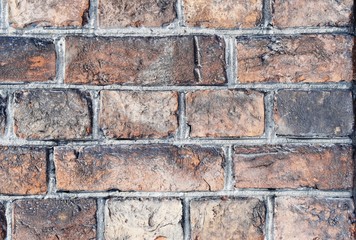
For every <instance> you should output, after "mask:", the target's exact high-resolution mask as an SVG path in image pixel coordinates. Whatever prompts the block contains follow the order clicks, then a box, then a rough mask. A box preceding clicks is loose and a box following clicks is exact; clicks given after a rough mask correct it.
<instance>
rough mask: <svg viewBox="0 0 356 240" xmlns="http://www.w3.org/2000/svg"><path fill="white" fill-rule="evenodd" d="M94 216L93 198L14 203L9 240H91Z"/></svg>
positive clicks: (94, 225)
mask: <svg viewBox="0 0 356 240" xmlns="http://www.w3.org/2000/svg"><path fill="white" fill-rule="evenodd" d="M95 216H96V202H95V200H93V199H70V200H69V199H60V200H59V199H31V200H18V201H15V203H14V209H13V218H14V224H13V233H12V239H14V240H20V239H21V240H22V239H49V240H55V239H73V240H74V239H95V237H96V219H95V218H96V217H95Z"/></svg>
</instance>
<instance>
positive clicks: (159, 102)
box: [99, 91, 178, 138]
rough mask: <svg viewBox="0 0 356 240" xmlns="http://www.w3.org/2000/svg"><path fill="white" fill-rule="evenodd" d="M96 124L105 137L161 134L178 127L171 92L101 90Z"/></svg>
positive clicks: (170, 134) (175, 99)
mask: <svg viewBox="0 0 356 240" xmlns="http://www.w3.org/2000/svg"><path fill="white" fill-rule="evenodd" d="M100 102H101V104H100V114H99V124H100V127H101V130H102V131H103V133H104V135H105V136H106V137H109V138H165V137H169V136H172V135H174V133H175V132H176V130H177V128H178V122H177V111H178V94H177V93H175V92H152V91H150V92H132V91H127V92H125V91H102V92H101V101H100Z"/></svg>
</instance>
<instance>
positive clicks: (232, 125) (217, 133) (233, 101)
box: [187, 90, 264, 137]
mask: <svg viewBox="0 0 356 240" xmlns="http://www.w3.org/2000/svg"><path fill="white" fill-rule="evenodd" d="M263 98H264V95H263V94H262V93H260V92H255V91H248V92H243V91H234V90H204V91H196V92H191V93H188V94H187V121H188V124H189V126H190V128H191V132H190V136H191V137H251V136H260V135H262V134H263V132H264V100H263Z"/></svg>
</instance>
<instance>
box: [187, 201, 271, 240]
mask: <svg viewBox="0 0 356 240" xmlns="http://www.w3.org/2000/svg"><path fill="white" fill-rule="evenodd" d="M190 209H191V215H190V221H191V224H192V230H191V231H192V239H197V240H200V239H201V240H203V239H212V240H215V239H216V240H217V239H254V240H263V239H264V229H265V228H264V227H265V226H264V225H265V216H266V208H265V205H264V203H263V202H262V201H260V200H258V199H247V198H241V199H225V200H197V201H193V202H192V203H191V204H190Z"/></svg>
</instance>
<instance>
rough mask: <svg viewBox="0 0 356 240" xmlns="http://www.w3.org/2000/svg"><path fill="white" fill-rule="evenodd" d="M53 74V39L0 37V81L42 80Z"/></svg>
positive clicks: (54, 55)
mask: <svg viewBox="0 0 356 240" xmlns="http://www.w3.org/2000/svg"><path fill="white" fill-rule="evenodd" d="M55 76H56V53H55V47H54V44H53V41H51V40H46V39H35V38H22V37H21V38H20V37H0V82H44V81H48V80H53V79H54V78H55Z"/></svg>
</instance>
